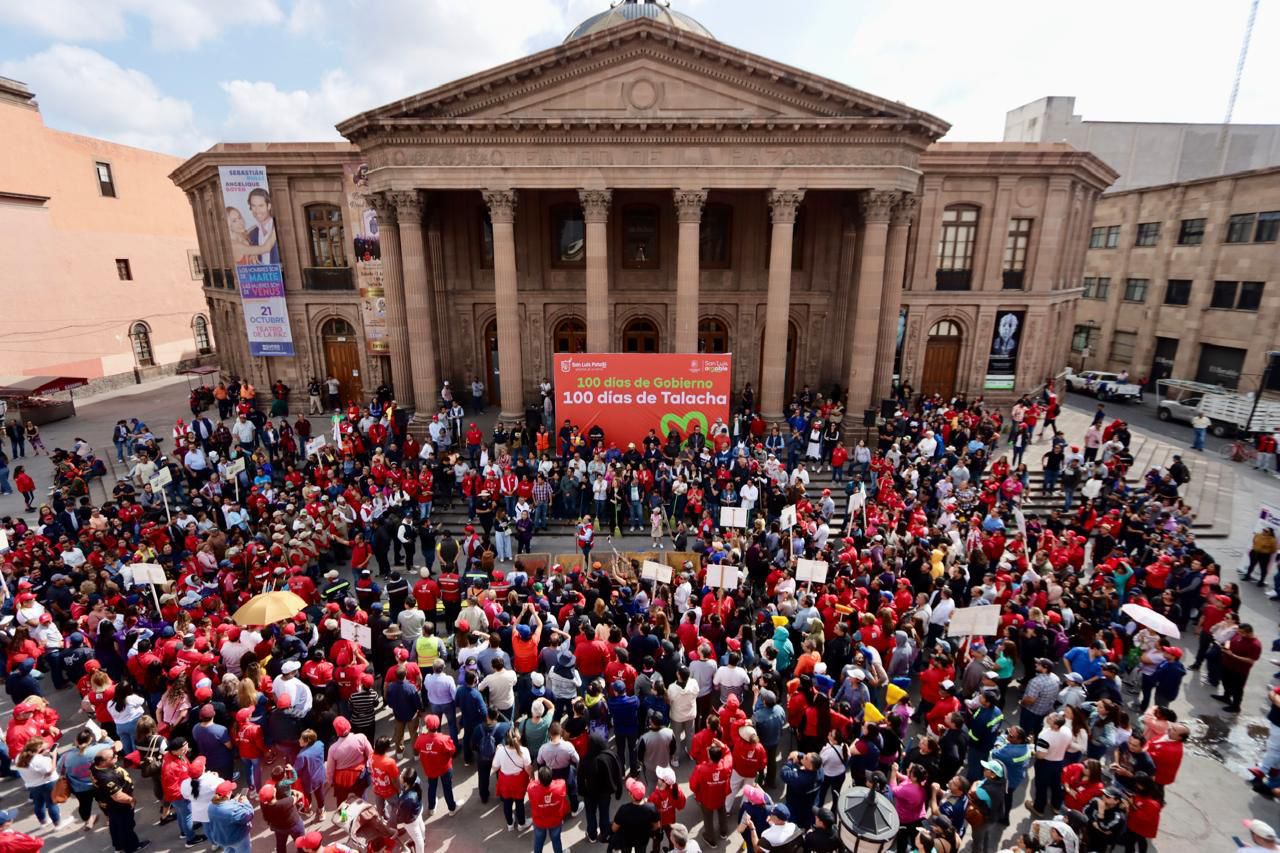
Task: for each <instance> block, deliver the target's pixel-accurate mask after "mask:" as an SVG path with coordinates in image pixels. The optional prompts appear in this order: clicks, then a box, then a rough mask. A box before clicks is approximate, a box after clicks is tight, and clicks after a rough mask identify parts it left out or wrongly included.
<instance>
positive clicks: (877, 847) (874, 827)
mask: <svg viewBox="0 0 1280 853" xmlns="http://www.w3.org/2000/svg"><path fill="white" fill-rule="evenodd" d="M836 822H837V823H838V824H839V826H840V841H841V843H842V844H844V849H845V850H848V851H849V853H884V851H886V850H890V849H892V847H893V843H894V839H896V838H897V837H898V810H897V809H896V808H894V805H893V803H892V802H891V801H890V800H889V798H888V797H886V796H885V795H884V794H880V793H877V792H876V791H873V790H872V789H870V788H864V787H860V786H856V785H855V786H849V787H846V788H845V790H844V793H843V794H841V795H840V808H839V814H838V815H837V821H836Z"/></svg>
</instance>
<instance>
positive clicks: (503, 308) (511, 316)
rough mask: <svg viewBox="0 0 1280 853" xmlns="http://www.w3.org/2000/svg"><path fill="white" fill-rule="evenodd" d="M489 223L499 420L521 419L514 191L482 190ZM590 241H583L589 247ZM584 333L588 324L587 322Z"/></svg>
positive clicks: (522, 415)
mask: <svg viewBox="0 0 1280 853" xmlns="http://www.w3.org/2000/svg"><path fill="white" fill-rule="evenodd" d="M482 192H483V194H484V203H485V204H487V205H488V206H489V221H490V222H492V223H493V285H494V304H495V307H496V308H497V313H498V358H499V371H500V373H499V374H498V376H499V383H500V390H501V400H500V403H501V417H502V419H503V420H511V419H513V418H522V417H524V371H523V369H522V368H521V366H520V344H521V342H520V305H519V301H518V300H519V293H518V290H517V287H516V233H515V224H516V193H515V190H483V191H482ZM590 244H591V241H590V240H588V241H587V245H588V246H590ZM587 328H588V333H589V331H590V328H591V327H590V322H588V326H587Z"/></svg>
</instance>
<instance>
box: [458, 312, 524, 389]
mask: <svg viewBox="0 0 1280 853" xmlns="http://www.w3.org/2000/svg"><path fill="white" fill-rule="evenodd" d="M500 369H501V366H500V364H499V362H498V321H497V320H490V321H489V324H488V325H487V326H485V327H484V380H483V381H484V387H485V393H486V394H487V395H488V397H489V405H491V406H496V405H498V404H499V403H500V402H501V400H502V389H501V387H500V380H501V378H502V377H501V375H500ZM516 381H519V377H516ZM470 393H471V392H470V391H468V392H467V394H468V395H470Z"/></svg>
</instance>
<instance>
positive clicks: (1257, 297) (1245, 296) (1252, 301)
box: [1236, 281, 1264, 311]
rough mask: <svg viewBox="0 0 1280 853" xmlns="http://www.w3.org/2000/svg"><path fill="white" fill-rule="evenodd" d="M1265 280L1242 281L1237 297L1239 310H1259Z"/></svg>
mask: <svg viewBox="0 0 1280 853" xmlns="http://www.w3.org/2000/svg"><path fill="white" fill-rule="evenodd" d="M1263 285H1264V282H1261V281H1242V282H1240V294H1239V295H1238V296H1237V297H1236V310H1237V311H1257V310H1258V308H1259V306H1261V305H1262V288H1263Z"/></svg>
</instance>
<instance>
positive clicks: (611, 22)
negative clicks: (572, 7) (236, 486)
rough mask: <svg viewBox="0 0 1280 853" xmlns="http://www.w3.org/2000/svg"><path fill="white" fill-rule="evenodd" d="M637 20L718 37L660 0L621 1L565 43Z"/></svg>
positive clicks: (584, 24) (580, 27) (588, 21)
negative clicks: (656, 22)
mask: <svg viewBox="0 0 1280 853" xmlns="http://www.w3.org/2000/svg"><path fill="white" fill-rule="evenodd" d="M638 18H648V19H650V20H652V21H660V22H661V23H664V24H666V25H667V26H669V27H675V28H676V29H677V30H684V31H685V32H689V33H693V34H695V35H700V36H706V37H707V38H715V36H713V35H711V31H710V30H708V29H707V28H706V27H704V26H702V24H700V23H698V22H697V21H695V20H694V19H693V18H690V17H689V16H688V15H686V14H684V13H683V12H674V11H672V10H671V8H670V4H669V3H666V2H661V1H660V0H622V2H620V3H614V5H613V6H612V7H610V8H609V9H606V10H605V11H603V12H600V13H599V14H596V15H592V16H591V17H590V18H587V19H586V20H585V21H583V22H582V23H581V24H578V26H576V27H574V28H573V32H571V33H569V35H568V36H566V37H565V41H567V42H568V41H573V40H574V39H578V38H582V37H583V36H589V35H591V34H592V33H598V32H600V31H601V30H607V29H609V28H610V27H616V26H619V25H621V24H625V23H626V22H627V21H634V20H636V19H638Z"/></svg>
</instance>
